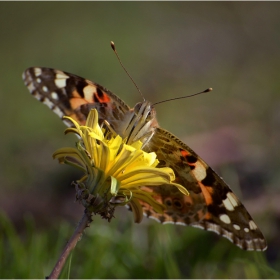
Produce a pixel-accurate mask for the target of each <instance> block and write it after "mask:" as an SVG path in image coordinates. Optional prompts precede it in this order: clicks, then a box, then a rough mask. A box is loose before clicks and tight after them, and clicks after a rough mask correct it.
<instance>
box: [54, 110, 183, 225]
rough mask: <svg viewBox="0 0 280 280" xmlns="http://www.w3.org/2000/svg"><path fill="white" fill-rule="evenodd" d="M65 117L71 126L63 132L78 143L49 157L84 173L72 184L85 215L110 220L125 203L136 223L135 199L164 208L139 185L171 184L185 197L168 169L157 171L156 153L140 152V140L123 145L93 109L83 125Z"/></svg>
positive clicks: (139, 215) (138, 207)
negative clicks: (83, 207) (77, 137)
mask: <svg viewBox="0 0 280 280" xmlns="http://www.w3.org/2000/svg"><path fill="white" fill-rule="evenodd" d="M65 118H67V119H69V120H70V121H71V122H72V123H73V124H74V127H73V128H67V129H66V131H65V133H69V132H73V133H75V134H77V135H78V136H79V137H80V140H79V141H78V142H77V144H76V148H62V149H59V150H57V151H56V152H55V153H54V155H53V157H54V158H56V159H58V160H59V162H60V163H66V164H70V165H72V166H75V167H77V168H79V169H81V170H82V171H83V172H84V176H83V177H82V178H81V179H80V180H78V181H77V182H76V183H75V185H76V191H77V193H76V197H77V199H78V200H79V201H80V202H82V204H83V205H84V206H85V207H86V208H87V210H88V211H89V212H91V213H96V214H97V213H98V214H100V215H101V216H102V217H103V218H106V219H108V220H110V219H111V218H112V217H113V212H114V209H115V207H116V206H117V205H125V204H128V203H129V204H130V205H131V208H132V210H133V213H134V217H135V221H137V222H140V221H141V219H142V215H143V211H142V208H141V205H140V203H139V202H138V200H141V201H145V202H147V203H148V204H150V205H151V206H152V207H153V208H154V209H155V211H157V212H160V213H162V212H163V211H164V209H165V206H164V205H163V204H160V203H159V202H157V201H156V200H155V199H154V198H153V193H152V192H147V191H145V190H144V189H141V187H142V186H145V185H146V186H158V185H162V184H171V185H174V187H177V188H178V189H179V190H180V191H181V192H183V193H184V194H186V195H188V192H187V190H186V189H185V188H184V187H183V186H181V185H179V184H176V183H173V182H172V181H174V180H175V175H174V172H173V170H172V169H171V168H169V167H163V168H157V167H156V166H157V164H158V163H159V161H158V160H157V158H156V154H155V153H153V152H152V153H146V152H145V151H143V150H141V148H142V146H143V143H142V142H141V141H136V142H134V143H132V144H130V145H127V144H126V139H122V138H121V137H120V136H119V135H116V133H114V132H113V131H112V129H111V128H110V126H109V124H107V127H106V128H105V129H104V128H103V129H102V128H101V127H100V126H99V124H98V112H97V110H95V109H93V110H91V111H90V113H89V115H88V118H87V121H86V124H85V126H81V125H79V124H78V123H77V122H76V121H74V120H73V119H71V118H70V117H65Z"/></svg>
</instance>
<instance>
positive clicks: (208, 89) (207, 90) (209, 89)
mask: <svg viewBox="0 0 280 280" xmlns="http://www.w3.org/2000/svg"><path fill="white" fill-rule="evenodd" d="M212 90H213V89H212V88H207V89H206V90H204V91H201V92H198V93H195V94H191V95H187V96H181V97H175V98H170V99H166V100H163V101H159V102H156V103H154V104H153V105H152V106H155V105H157V104H160V103H164V102H168V101H173V100H177V99H183V98H189V97H192V96H195V95H199V94H202V93H206V92H209V91H212Z"/></svg>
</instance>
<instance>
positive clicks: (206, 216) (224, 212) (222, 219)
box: [142, 128, 267, 250]
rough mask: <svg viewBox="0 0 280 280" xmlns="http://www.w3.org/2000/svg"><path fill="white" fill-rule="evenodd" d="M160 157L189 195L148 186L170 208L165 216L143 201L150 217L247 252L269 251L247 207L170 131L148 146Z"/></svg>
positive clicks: (157, 133)
mask: <svg viewBox="0 0 280 280" xmlns="http://www.w3.org/2000/svg"><path fill="white" fill-rule="evenodd" d="M146 150H147V151H153V152H155V153H156V154H157V157H158V159H159V161H160V163H159V165H158V167H165V166H168V167H170V168H172V169H173V170H174V173H175V175H176V182H177V183H179V184H181V185H183V186H185V187H186V189H187V190H188V191H189V193H190V195H189V196H185V195H183V194H182V193H180V191H178V190H177V189H176V188H174V187H172V186H170V185H163V186H159V187H148V186H145V187H144V188H146V189H147V190H148V191H152V192H154V197H155V199H156V200H158V201H159V202H160V203H163V204H164V205H165V206H166V210H165V212H164V214H163V215H162V214H159V213H157V212H155V211H154V210H153V209H152V207H151V206H150V205H148V204H146V203H143V202H142V207H143V210H144V212H145V214H146V216H148V217H150V218H154V219H156V220H158V221H159V222H161V223H175V224H183V225H191V226H193V227H198V228H201V229H205V230H209V231H213V232H216V233H218V234H220V235H222V236H224V237H226V238H227V239H229V240H230V241H231V242H233V243H234V244H236V245H237V246H238V247H240V248H242V249H245V250H265V249H266V247H267V245H266V241H265V239H264V237H263V235H262V233H261V231H260V230H259V228H258V227H257V226H256V224H255V222H254V221H253V219H252V217H251V216H250V214H249V213H248V212H247V210H246V208H245V207H244V206H243V204H242V203H241V202H240V201H239V199H238V198H237V197H236V195H235V194H234V193H233V192H232V190H231V189H230V188H229V186H228V185H227V184H226V183H225V182H224V181H223V180H222V178H220V177H219V176H218V175H217V174H216V173H215V172H214V171H213V170H212V169H211V168H210V167H209V166H208V165H207V164H206V163H205V162H204V161H203V160H202V159H201V158H200V157H199V156H198V155H197V154H196V153H195V152H194V151H193V150H191V149H190V148H189V147H188V146H187V145H186V144H184V143H183V142H182V141H180V140H179V139H178V138H176V137H175V136H174V135H172V134H171V133H169V132H168V131H166V130H164V129H161V128H157V129H156V131H155V133H154V136H153V138H152V139H151V141H150V142H149V144H148V145H147V147H146Z"/></svg>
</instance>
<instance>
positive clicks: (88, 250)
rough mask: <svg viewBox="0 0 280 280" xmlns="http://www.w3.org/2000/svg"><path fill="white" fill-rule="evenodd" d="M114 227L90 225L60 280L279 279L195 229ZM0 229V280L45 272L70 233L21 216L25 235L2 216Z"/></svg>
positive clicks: (256, 260) (63, 226) (253, 257)
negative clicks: (184, 232) (42, 226)
mask: <svg viewBox="0 0 280 280" xmlns="http://www.w3.org/2000/svg"><path fill="white" fill-rule="evenodd" d="M116 225H117V224H116V223H115V225H112V224H110V225H109V224H104V221H98V220H97V221H94V222H93V223H92V225H91V228H89V229H87V230H86V233H85V234H84V236H83V237H82V239H81V240H80V241H79V242H78V244H77V247H76V249H75V250H74V252H73V253H72V256H71V258H70V259H71V265H70V266H69V264H66V265H65V267H64V269H63V272H62V274H61V277H60V278H68V274H69V276H70V278H111V279H112V278H132V279H133V278H171V279H178V278H249V279H250V278H279V277H280V274H279V273H278V272H277V271H276V270H274V269H272V268H271V267H269V265H268V264H267V261H266V260H265V258H264V255H263V253H252V252H251V253H248V252H243V251H241V250H240V249H238V248H232V245H231V244H230V243H229V242H228V241H226V240H224V241H222V240H221V241H219V242H216V241H215V238H213V239H211V236H210V237H209V236H207V235H206V234H204V233H203V232H202V231H199V230H196V229H189V230H188V235H185V236H184V235H183V236H182V235H181V237H182V238H178V237H175V236H176V235H178V233H179V232H180V231H179V232H178V231H177V230H176V228H175V227H174V226H161V227H158V226H155V225H151V224H149V225H147V224H146V226H145V227H146V230H147V231H148V234H147V232H145V230H144V228H143V227H142V228H140V231H142V233H144V236H142V234H141V233H140V234H139V232H137V226H132V224H131V222H127V221H126V222H123V223H122V224H121V232H120V225H118V226H119V229H118V228H116V227H115V226H116ZM0 229H1V232H2V238H1V243H2V244H1V248H2V250H1V255H0V277H1V278H11V277H12V278H27V279H28V278H43V277H46V276H47V275H48V274H49V273H50V271H51V270H52V268H53V266H54V264H55V262H56V261H57V258H58V256H59V255H60V252H61V250H62V248H63V246H64V245H65V244H66V242H67V240H68V237H69V236H70V234H72V231H73V228H72V226H70V225H69V223H67V222H65V221H64V222H61V223H60V224H58V225H57V228H56V229H55V228H53V229H49V230H44V231H41V230H38V228H37V227H36V224H35V221H34V220H33V219H32V217H31V216H26V218H25V227H24V228H23V229H24V233H22V234H20V235H19V234H18V233H17V231H16V230H15V228H14V226H13V224H12V223H11V221H9V219H8V218H7V217H6V215H5V214H3V213H2V214H1V217H0ZM135 234H136V235H137V236H135ZM179 236H180V235H179ZM212 237H213V236H212ZM209 244H211V245H210V246H209ZM197 247H200V249H198V248H197ZM3 249H4V250H3ZM4 252H5V253H4ZM70 259H69V260H70ZM69 260H68V262H69Z"/></svg>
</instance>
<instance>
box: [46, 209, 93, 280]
mask: <svg viewBox="0 0 280 280" xmlns="http://www.w3.org/2000/svg"><path fill="white" fill-rule="evenodd" d="M91 221H92V220H91V214H90V213H87V212H85V213H84V215H83V217H82V219H81V220H80V222H79V224H78V226H77V228H76V230H75V232H74V233H73V235H72V237H71V238H70V239H69V241H68V242H67V244H66V246H65V248H64V250H63V252H62V254H61V255H60V257H59V259H58V261H57V263H56V265H55V267H54V269H53V271H52V272H51V274H50V275H49V276H48V277H46V279H58V277H59V275H60V273H61V270H62V268H63V266H64V264H65V262H66V260H67V258H68V256H69V254H70V253H71V251H72V250H73V249H74V248H75V246H76V244H77V242H78V241H79V240H80V238H81V236H82V234H83V232H84V230H85V229H86V228H87V227H88V226H89V224H90V222H91Z"/></svg>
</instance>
